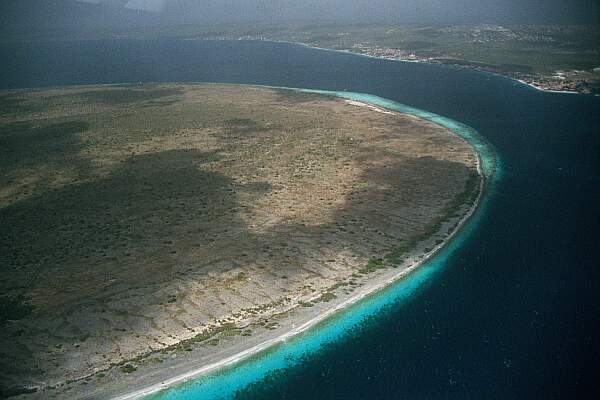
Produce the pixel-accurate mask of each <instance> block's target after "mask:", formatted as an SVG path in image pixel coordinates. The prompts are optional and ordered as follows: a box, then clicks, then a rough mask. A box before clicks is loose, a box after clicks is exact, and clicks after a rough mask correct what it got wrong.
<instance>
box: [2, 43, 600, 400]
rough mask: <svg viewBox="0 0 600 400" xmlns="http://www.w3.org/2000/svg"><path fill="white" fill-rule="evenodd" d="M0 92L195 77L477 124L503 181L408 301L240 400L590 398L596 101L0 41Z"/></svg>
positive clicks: (337, 59)
mask: <svg viewBox="0 0 600 400" xmlns="http://www.w3.org/2000/svg"><path fill="white" fill-rule="evenodd" d="M0 59H1V60H2V61H1V62H0V87H2V88H22V87H39V86H54V85H67V84H92V83H121V82H150V81H189V82H196V81H209V82H232V83H251V84H263V85H274V86H287V87H300V88H315V89H326V90H334V91H343V90H348V91H354V92H363V93H370V94H375V95H378V96H381V97H384V98H387V99H391V100H394V101H397V102H400V103H404V104H407V105H410V106H413V107H417V108H420V109H424V110H427V111H431V112H434V113H436V114H439V115H443V116H445V117H448V118H451V119H453V120H456V121H460V122H462V123H464V124H467V125H469V126H471V127H473V128H474V129H476V130H477V131H478V132H479V133H480V134H481V135H483V136H484V137H485V138H486V139H487V140H488V141H489V142H490V143H491V144H492V145H493V146H494V147H495V149H496V151H497V152H498V153H499V156H500V157H501V159H502V163H503V171H502V178H501V179H500V180H499V181H498V182H497V184H496V187H495V188H494V194H493V195H492V196H490V197H489V198H488V201H487V204H486V208H485V212H483V213H481V215H480V217H479V218H478V220H477V225H476V227H474V229H473V232H472V233H471V234H470V235H468V237H467V238H466V239H465V240H464V241H463V242H462V243H461V245H460V246H459V247H458V248H456V249H454V251H453V252H452V254H451V255H450V256H449V257H448V258H446V259H445V260H444V265H443V268H441V270H440V271H439V272H437V273H436V274H435V275H434V276H433V277H432V278H431V279H428V280H427V281H426V282H424V283H423V284H422V285H421V286H420V287H419V289H418V290H416V291H414V292H413V293H412V294H411V296H410V298H408V299H405V300H404V301H402V302H398V303H397V304H395V305H392V306H391V307H388V309H387V310H386V312H385V313H382V315H380V316H379V317H376V318H371V319H369V321H367V322H365V323H364V324H362V325H361V328H360V329H359V330H358V331H357V332H354V333H353V334H351V335H349V336H347V337H345V338H343V339H340V340H339V341H337V342H335V343H332V344H328V345H327V346H324V347H323V348H322V349H321V350H320V351H319V352H317V353H315V354H313V355H312V356H310V357H306V358H305V359H303V361H302V362H300V363H298V364H297V365H295V366H293V367H291V368H288V369H286V370H283V371H281V372H279V373H277V374H275V375H271V376H270V377H268V378H267V379H265V380H263V381H260V382H258V383H256V384H254V385H252V386H251V387H249V388H247V389H245V390H243V391H241V392H239V393H238V395H237V397H238V398H240V399H257V400H258V399H453V398H457V399H500V398H502V399H507V398H509V399H546V398H570V397H575V396H579V397H583V398H600V397H598V396H600V386H596V383H597V381H598V379H597V373H595V367H596V366H597V364H598V362H599V361H600V345H599V344H598V339H599V333H600V328H599V324H598V320H599V319H600V256H599V254H600V235H599V234H598V232H599V231H600V211H599V207H598V205H600V98H599V97H593V96H587V95H569V94H551V93H543V92H540V91H537V90H534V89H531V88H529V87H526V86H524V85H521V84H518V83H516V82H513V81H511V80H508V79H504V78H501V77H496V76H492V75H489V74H483V73H478V72H472V71H458V70H454V69H451V68H446V67H440V66H429V65H423V64H411V63H401V62H393V61H384V60H376V59H371V58H367V57H360V56H354V55H350V54H342V53H334V52H328V51H321V50H314V49H309V48H306V47H302V46H296V45H290V44H283V43H281V44H278V43H267V42H244V41H234V42H222V41H214V42H210V41H186V40H153V41H125V40H118V41H87V42H66V43H65V42H56V43H47V44H35V45H29V44H22V45H5V46H0Z"/></svg>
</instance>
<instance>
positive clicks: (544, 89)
mask: <svg viewBox="0 0 600 400" xmlns="http://www.w3.org/2000/svg"><path fill="white" fill-rule="evenodd" d="M187 40H196V39H187ZM219 40H235V39H219ZM258 41H262V42H270V43H286V44H293V45H298V46H302V47H307V48H309V49H313V50H322V51H332V52H336V53H342V54H352V55H355V56H360V57H367V58H373V59H376V60H385V61H396V62H403V63H411V64H427V65H437V66H443V67H446V68H453V69H457V70H460V69H462V70H470V71H476V72H479V73H483V74H491V75H493V76H497V77H502V78H504V79H509V80H511V81H513V82H517V83H520V84H522V85H525V86H527V87H529V88H530V89H534V90H537V91H539V92H543V93H555V94H557V93H559V94H586V93H580V92H575V91H570V90H553V89H546V88H543V87H540V86H537V85H535V84H533V83H529V82H526V81H524V80H523V79H519V78H515V77H512V76H509V75H504V74H501V73H498V72H492V71H486V70H482V69H479V68H476V67H473V68H468V69H465V68H457V67H455V66H453V65H450V64H443V63H433V62H429V61H419V60H402V59H396V58H388V57H380V56H373V55H369V54H364V53H358V52H354V51H350V50H336V49H328V48H326V47H319V46H313V45H311V44H308V43H304V42H292V41H289V40H271V39H260V40H258ZM596 96H598V95H596Z"/></svg>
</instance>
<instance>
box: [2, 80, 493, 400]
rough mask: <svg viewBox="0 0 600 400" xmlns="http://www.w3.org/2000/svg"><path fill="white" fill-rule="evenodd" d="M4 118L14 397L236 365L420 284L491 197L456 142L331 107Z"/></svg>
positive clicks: (220, 105) (296, 98) (180, 97)
mask: <svg viewBox="0 0 600 400" xmlns="http://www.w3.org/2000/svg"><path fill="white" fill-rule="evenodd" d="M0 104H1V105H2V107H1V108H0V110H1V111H0V166H1V168H0V221H1V222H0V265H1V268H0V276H1V279H0V285H1V293H2V296H1V297H0V301H1V303H0V306H1V307H0V310H1V311H2V313H1V314H0V317H1V319H0V324H1V327H2V331H3V334H2V335H0V341H1V344H0V349H1V351H2V354H0V390H1V391H2V394H4V395H7V396H8V395H22V398H24V399H29V398H31V399H42V398H43V399H48V398H57V399H62V398H73V399H94V398H113V397H115V398H132V397H135V396H138V395H141V394H144V393H148V392H151V391H154V390H158V389H160V387H161V383H162V382H172V383H176V382H177V377H185V376H192V375H194V373H196V372H198V369H199V368H200V369H201V368H202V367H203V366H205V367H206V368H209V369H210V368H212V367H213V366H214V367H215V368H216V367H218V366H220V365H223V363H225V362H228V361H227V360H236V359H237V358H239V356H238V355H240V354H245V353H248V352H252V351H253V349H261V348H263V347H264V345H265V344H268V343H273V342H274V341H277V340H279V338H282V337H287V336H289V335H291V334H293V333H294V332H296V331H298V330H299V329H300V328H298V327H302V326H306V327H307V326H310V324H311V321H316V320H319V318H322V317H324V316H326V315H329V314H330V313H331V312H333V311H332V310H335V309H338V308H340V307H342V306H343V305H344V304H347V303H348V302H351V301H354V300H355V299H356V298H359V297H360V296H363V295H364V294H366V293H369V292H371V291H373V290H376V289H378V288H380V287H382V286H384V285H385V284H387V283H388V282H390V281H392V280H394V279H397V278H398V277H400V276H402V275H403V274H406V273H407V272H408V271H410V270H411V269H412V268H415V267H416V266H418V264H419V262H420V261H421V260H423V259H424V258H426V257H427V256H428V255H431V254H432V253H433V252H434V251H435V250H436V249H437V248H439V246H441V245H443V243H444V241H445V240H446V239H447V238H448V237H449V236H450V235H452V234H453V233H454V232H455V231H456V229H457V227H459V226H460V224H461V223H462V222H463V221H464V219H465V218H466V217H467V216H468V215H470V213H471V212H472V210H473V208H474V206H475V204H476V201H477V198H478V195H479V194H480V189H481V178H480V175H479V174H478V157H477V154H476V153H475V151H474V150H473V148H472V147H471V146H470V145H469V144H468V143H467V142H466V141H465V140H463V139H461V138H460V137H458V136H457V135H455V134H454V133H452V132H450V131H449V130H447V129H445V128H443V127H441V126H438V125H436V124H433V123H431V122H428V121H425V120H422V119H418V118H416V117H413V116H410V115H406V114H400V113H395V112H391V111H388V110H385V109H382V108H379V107H377V106H373V105H370V104H366V103H361V102H358V101H350V100H344V99H341V98H335V97H330V96H325V95H320V94H313V93H302V92H297V91H293V90H286V89H275V88H264V87H254V86H241V85H223V84H185V85H184V84H146V85H120V86H119V85H114V86H80V87H61V88H52V89H45V90H15V91H4V92H0ZM261 346H262V347H261ZM148 388H150V389H148Z"/></svg>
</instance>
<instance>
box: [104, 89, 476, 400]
mask: <svg viewBox="0 0 600 400" xmlns="http://www.w3.org/2000/svg"><path fill="white" fill-rule="evenodd" d="M292 90H293V89H292ZM336 97H338V98H341V97H340V96H336ZM347 101H348V100H347ZM354 105H357V106H361V107H369V108H371V107H372V109H374V110H375V109H379V110H382V109H383V107H382V106H380V105H377V104H373V103H368V102H362V103H358V102H355V104H354ZM380 112H381V111H380ZM385 112H390V113H396V111H393V110H387V109H386V110H385ZM453 134H455V135H457V136H459V137H460V135H458V133H456V132H453ZM463 140H465V141H466V139H464V138H463ZM469 145H471V147H472V148H473V151H474V152H475V154H476V156H477V161H476V167H477V173H478V175H479V184H478V188H477V197H476V199H475V200H474V201H473V203H472V204H470V205H469V208H468V210H467V211H466V212H465V213H464V214H463V215H462V216H461V217H459V218H457V220H458V222H457V223H456V225H455V226H454V228H453V229H452V231H451V232H449V233H448V234H446V235H445V237H444V239H443V240H442V242H441V243H439V244H437V245H435V246H434V247H433V248H431V249H428V250H425V247H426V245H425V244H424V243H420V244H418V245H417V246H416V247H415V248H413V249H412V250H411V251H410V253H409V254H410V256H409V257H407V259H406V260H405V261H404V262H403V263H402V265H401V266H399V267H398V269H400V271H398V272H396V270H395V269H394V270H392V271H389V272H392V273H391V274H390V273H388V274H385V275H384V276H383V278H384V279H381V278H382V277H379V278H380V279H375V280H374V282H372V283H370V284H366V285H364V286H363V287H362V288H361V289H360V291H359V292H358V293H356V294H353V295H352V296H349V297H348V298H345V299H343V301H341V302H339V303H338V304H336V305H334V306H333V307H330V308H327V309H325V310H324V311H323V312H321V313H319V314H317V315H316V316H314V317H313V318H311V319H310V320H308V321H306V322H304V323H303V324H301V325H300V326H295V325H294V324H293V323H291V327H290V329H288V330H286V331H285V332H284V333H282V334H279V335H277V336H275V337H273V338H270V339H268V340H266V341H264V342H261V343H259V344H256V345H254V346H252V347H250V348H248V349H244V350H241V351H239V352H237V353H235V354H233V355H231V356H229V357H226V358H224V359H222V360H219V361H216V362H213V363H210V364H208V365H204V366H202V367H199V368H196V369H194V370H192V371H188V372H185V373H182V374H179V375H176V376H174V377H170V378H167V379H165V380H163V381H162V382H161V383H157V384H152V385H150V386H147V387H145V388H142V389H138V390H135V391H132V392H129V393H126V394H122V395H117V396H114V397H112V399H113V400H132V399H139V398H142V397H145V396H149V395H152V394H156V393H158V392H160V391H162V390H166V389H169V388H171V387H174V386H177V385H180V384H183V383H186V382H189V381H191V380H193V379H197V378H199V377H201V376H203V375H206V374H208V373H210V372H214V371H217V370H219V369H222V368H224V367H227V366H231V365H233V364H236V363H238V362H242V361H244V360H246V359H247V358H249V357H251V356H253V355H256V354H258V353H261V352H263V351H265V350H268V349H269V348H271V347H272V346H274V345H276V344H279V343H282V342H285V341H286V340H288V339H290V338H292V337H294V336H296V335H298V334H300V333H302V332H305V331H307V330H308V329H311V328H313V327H314V326H315V325H317V324H318V323H320V322H322V321H324V320H326V319H328V318H330V317H332V316H333V315H334V314H337V313H338V312H339V311H341V310H344V309H345V308H347V307H348V306H351V305H353V304H356V303H357V302H359V301H360V300H362V299H364V298H366V297H369V296H372V295H375V294H376V293H377V292H378V291H380V290H382V289H384V288H386V287H388V286H389V285H391V284H392V283H394V282H396V281H398V280H399V279H401V278H403V277H405V276H407V275H409V274H410V273H411V272H413V271H414V270H416V269H417V268H419V267H420V266H421V265H423V264H424V263H426V262H428V261H430V259H431V258H433V257H434V256H435V255H436V254H437V253H438V252H439V251H440V250H441V249H442V248H444V247H446V246H447V245H448V244H449V243H450V241H451V240H452V239H454V238H455V236H456V235H457V234H458V233H459V232H460V231H461V230H462V228H463V227H464V225H465V223H466V222H467V221H468V220H469V219H470V217H471V216H472V215H473V214H474V212H475V211H476V210H477V209H478V207H479V205H480V202H481V198H482V196H483V194H484V193H485V184H486V178H485V176H484V174H483V173H482V169H481V164H482V160H481V155H480V154H479V152H478V151H477V149H476V148H475V147H474V146H473V145H472V144H471V143H469ZM434 236H435V234H434Z"/></svg>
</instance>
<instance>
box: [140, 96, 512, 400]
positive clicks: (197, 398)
mask: <svg viewBox="0 0 600 400" xmlns="http://www.w3.org/2000/svg"><path fill="white" fill-rule="evenodd" d="M291 90H298V91H302V92H306V93H319V94H324V95H332V96H337V97H341V98H345V99H349V100H354V101H360V102H365V103H370V104H374V105H377V106H380V107H384V108H386V109H389V110H393V111H398V112H401V113H406V114H410V115H414V116H417V117H419V118H422V119H425V120H428V121H431V122H434V123H436V124H438V125H441V126H444V127H446V128H448V129H450V130H451V131H453V132H454V133H456V134H457V135H459V136H461V137H462V138H464V139H465V140H467V141H468V142H469V143H470V144H471V145H472V146H473V147H474V148H475V149H476V151H477V153H478V154H479V158H480V168H481V172H482V174H483V176H484V177H485V180H486V187H485V190H484V195H483V196H482V198H481V200H480V205H479V207H478V209H477V210H476V211H475V213H474V214H473V215H472V216H471V218H470V219H469V220H468V221H467V223H466V224H464V225H463V227H462V229H461V231H460V232H458V233H457V234H456V235H455V236H454V238H453V239H452V240H451V241H450V242H449V243H448V244H447V245H446V246H444V247H443V248H442V249H441V250H440V251H439V252H438V253H437V254H436V255H435V256H434V257H432V258H431V259H430V260H428V261H427V262H426V263H424V264H423V265H422V266H420V267H419V268H417V269H416V270H415V271H413V272H412V273H410V274H409V275H407V276H406V277H404V278H402V279H400V280H398V281H396V282H394V283H393V284H391V285H389V286H388V287H386V288H384V289H382V290H380V291H378V292H375V293H373V294H371V295H370V296H368V297H366V298H364V299H362V300H360V301H358V302H357V303H355V304H353V305H351V306H349V307H347V308H345V309H343V310H341V311H339V312H338V313H336V314H334V315H333V316H332V317H331V318H328V319H327V320H325V321H322V322H321V323H319V324H317V325H315V326H314V327H312V328H310V329H309V330H307V331H305V332H303V333H301V334H299V335H297V336H295V337H293V338H292V339H290V340H288V341H286V342H283V343H280V344H278V345H276V346H274V347H272V348H270V349H268V350H266V351H264V352H261V353H258V354H256V355H254V356H252V357H249V358H247V359H245V360H243V361H241V362H239V363H237V364H234V365H231V366H228V367H225V368H223V369H221V370H218V371H215V372H212V373H210V374H207V375H204V376H201V377H199V378H196V379H194V380H192V381H189V382H186V383H184V384H181V385H178V386H174V387H172V388H170V389H167V390H164V391H162V392H158V393H156V394H154V395H151V396H148V397H145V399H148V400H175V399H177V400H192V399H193V400H209V399H224V398H233V397H234V396H235V395H236V393H237V392H239V391H240V390H243V389H244V388H246V387H248V386H250V385H253V384H256V383H259V382H261V381H263V380H265V379H266V378H268V377H270V376H273V375H275V374H277V373H278V372H281V371H284V370H285V369H287V368H290V367H293V366H295V365H298V364H299V363H302V361H303V360H305V359H306V358H307V357H311V355H313V354H315V353H317V352H318V351H319V350H321V349H323V348H324V347H326V346H327V345H328V344H332V343H334V342H336V341H339V340H341V339H348V337H351V336H352V335H355V334H357V333H359V332H360V329H361V327H363V326H365V324H368V323H369V321H370V320H371V319H372V318H374V317H379V318H380V317H382V316H384V315H385V313H386V310H387V309H389V307H390V306H391V305H397V304H399V303H402V302H403V301H406V300H407V299H409V298H410V296H411V295H412V294H414V293H416V292H418V291H419V289H420V288H422V287H423V285H424V284H425V283H426V282H428V281H429V280H430V279H431V278H432V277H433V276H435V274H436V273H438V272H439V271H440V270H442V269H443V268H444V264H445V261H446V259H447V258H448V257H450V256H451V255H452V253H453V252H454V251H455V250H456V249H457V248H459V247H460V246H461V243H462V242H463V241H464V240H465V239H466V238H467V237H469V235H471V234H472V232H473V230H474V228H475V226H476V225H477V221H478V220H479V218H480V217H481V215H482V214H483V213H484V212H485V207H486V203H487V199H488V198H489V196H490V194H491V193H492V192H493V188H494V183H495V182H496V181H497V180H498V179H499V176H500V174H499V170H500V168H499V165H500V163H499V157H498V156H497V154H496V152H495V150H494V148H493V146H491V145H490V144H489V143H488V142H487V141H486V140H485V139H484V138H483V137H481V136H480V135H479V134H478V133H477V132H476V131H475V130H474V129H472V128H470V127H469V126H467V125H464V124H461V123H459V122H457V121H454V120H451V119H449V118H445V117H443V116H440V115H437V114H434V113H431V112H428V111H425V110H420V109H417V108H414V107H410V106H407V105H404V104H401V103H397V102H394V101H391V100H388V99H384V98H381V97H378V96H374V95H370V94H364V93H355V92H345V91H343V92H336V91H326V90H316V89H291Z"/></svg>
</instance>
